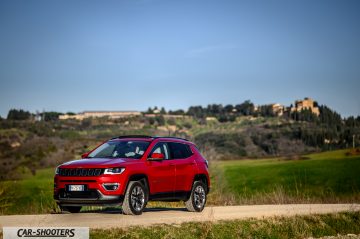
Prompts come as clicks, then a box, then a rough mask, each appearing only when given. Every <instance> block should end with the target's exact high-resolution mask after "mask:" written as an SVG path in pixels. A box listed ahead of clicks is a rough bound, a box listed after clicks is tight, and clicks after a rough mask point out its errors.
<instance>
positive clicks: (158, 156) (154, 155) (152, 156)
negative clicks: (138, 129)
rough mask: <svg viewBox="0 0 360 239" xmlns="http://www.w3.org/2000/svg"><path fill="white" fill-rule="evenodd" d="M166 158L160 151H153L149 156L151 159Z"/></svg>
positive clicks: (159, 159)
mask: <svg viewBox="0 0 360 239" xmlns="http://www.w3.org/2000/svg"><path fill="white" fill-rule="evenodd" d="M164 159H165V155H164V154H160V153H152V154H151V156H150V158H148V160H149V161H161V160H164Z"/></svg>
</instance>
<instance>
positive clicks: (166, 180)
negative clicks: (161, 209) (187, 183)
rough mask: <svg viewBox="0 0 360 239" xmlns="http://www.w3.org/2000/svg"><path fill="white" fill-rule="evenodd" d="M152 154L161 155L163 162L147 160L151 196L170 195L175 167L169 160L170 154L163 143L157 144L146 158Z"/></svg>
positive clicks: (173, 185) (172, 189)
mask: <svg viewBox="0 0 360 239" xmlns="http://www.w3.org/2000/svg"><path fill="white" fill-rule="evenodd" d="M152 153H162V154H164V156H165V159H164V160H160V161H152V160H151V161H149V160H147V167H148V179H149V183H150V193H151V194H160V193H161V194H169V195H172V194H173V192H174V187H175V165H174V163H173V161H172V160H170V152H169V149H168V145H167V143H165V142H158V143H157V144H155V146H154V147H153V148H152V149H151V151H150V154H149V155H148V158H150V157H151V154H152Z"/></svg>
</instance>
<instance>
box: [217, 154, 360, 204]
mask: <svg viewBox="0 0 360 239" xmlns="http://www.w3.org/2000/svg"><path fill="white" fill-rule="evenodd" d="M347 152H348V150H338V151H332V152H324V153H319V154H311V155H306V156H303V157H301V158H300V159H298V160H286V159H281V158H275V159H263V160H238V161H225V162H221V163H220V165H218V168H219V170H221V171H222V172H221V173H223V175H224V178H225V187H226V188H225V189H224V191H225V192H226V193H228V194H230V195H233V197H235V202H236V203H255V204H262V203H293V202H300V203H304V202H305V203H306V202H359V201H360V200H359V199H360V177H359V175H360V155H353V156H351V155H350V156H347V154H346V153H347Z"/></svg>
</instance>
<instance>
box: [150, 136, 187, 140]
mask: <svg viewBox="0 0 360 239" xmlns="http://www.w3.org/2000/svg"><path fill="white" fill-rule="evenodd" d="M154 138H162V139H164V138H165V139H181V140H185V141H189V140H188V139H184V138H180V137H174V136H156V137H154Z"/></svg>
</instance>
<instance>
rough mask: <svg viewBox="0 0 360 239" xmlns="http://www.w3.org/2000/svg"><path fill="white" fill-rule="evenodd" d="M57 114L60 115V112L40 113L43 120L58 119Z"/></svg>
mask: <svg viewBox="0 0 360 239" xmlns="http://www.w3.org/2000/svg"><path fill="white" fill-rule="evenodd" d="M59 115H62V113H60V112H55V111H50V112H44V113H42V116H43V119H44V120H45V121H56V120H58V119H59Z"/></svg>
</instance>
